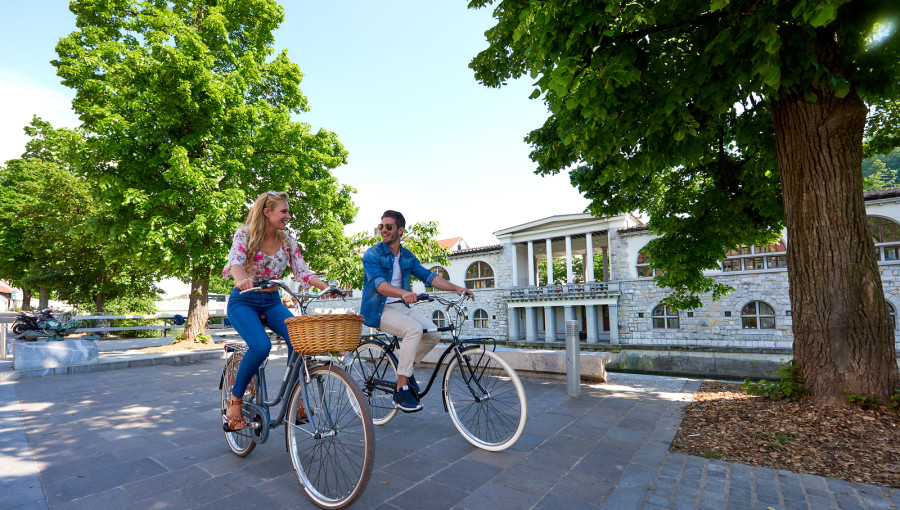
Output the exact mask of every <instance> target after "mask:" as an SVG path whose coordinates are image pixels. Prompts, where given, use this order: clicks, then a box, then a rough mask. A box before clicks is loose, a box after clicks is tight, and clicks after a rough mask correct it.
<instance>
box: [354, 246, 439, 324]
mask: <svg viewBox="0 0 900 510" xmlns="http://www.w3.org/2000/svg"><path fill="white" fill-rule="evenodd" d="M362 261H363V269H365V272H366V280H365V283H364V284H363V296H362V304H361V305H360V315H362V316H363V319H364V321H363V322H364V323H365V325H366V326H370V327H373V328H379V327H381V313H382V312H383V311H384V302H385V300H386V299H387V297H385V296H382V295H381V294H379V293H378V291H377V290H376V289H378V286H379V285H381V284H382V282H387V283H388V284H390V283H391V279H392V278H393V275H394V254H393V253H391V249H390V248H389V247H388V245H387V244H385V243H384V242H381V243H378V244H376V245H375V246H373V247H371V248H369V249H368V250H366V253H365V254H363V258H362ZM400 276H401V279H400V284H401V286H402V287H403V289H404V290H412V288H411V287H410V283H411V281H410V276H415V277H416V278H418V279H419V280H422V281H423V282H425V286H426V287H428V286H430V285H431V280H434V277H435V276H436V275H435V274H434V273H432V272H431V271H429V270H427V269H425V267H424V266H423V265H422V264H421V263H420V262H419V259H418V258H416V256H415V255H413V254H412V252H411V251H409V250H407V249H406V248H404V247H403V246H401V247H400Z"/></svg>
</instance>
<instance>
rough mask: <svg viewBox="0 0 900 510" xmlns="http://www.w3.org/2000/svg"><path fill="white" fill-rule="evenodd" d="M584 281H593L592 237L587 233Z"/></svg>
mask: <svg viewBox="0 0 900 510" xmlns="http://www.w3.org/2000/svg"><path fill="white" fill-rule="evenodd" d="M584 242H585V245H586V248H585V254H584V281H586V282H592V281H594V235H593V234H591V233H590V232H588V233H587V234H586V237H585V240H584Z"/></svg>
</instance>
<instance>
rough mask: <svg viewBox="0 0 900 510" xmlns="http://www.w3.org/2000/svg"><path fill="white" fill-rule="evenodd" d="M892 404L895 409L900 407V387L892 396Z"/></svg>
mask: <svg viewBox="0 0 900 510" xmlns="http://www.w3.org/2000/svg"><path fill="white" fill-rule="evenodd" d="M890 406H891V407H893V408H894V409H900V389H895V390H894V392H893V393H891V396H890Z"/></svg>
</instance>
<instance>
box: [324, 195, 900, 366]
mask: <svg viewBox="0 0 900 510" xmlns="http://www.w3.org/2000/svg"><path fill="white" fill-rule="evenodd" d="M866 210H867V214H868V217H869V225H870V230H871V231H872V234H873V237H874V238H875V241H876V242H875V247H876V250H877V251H878V259H879V266H880V267H881V272H882V282H883V285H884V292H885V302H886V305H887V307H888V310H889V311H890V313H891V314H892V316H893V315H895V312H896V310H898V309H900V189H894V190H882V191H879V192H870V193H867V194H866ZM644 220H645V219H643V218H641V217H638V216H634V215H619V216H615V217H609V218H596V217H592V216H590V215H587V214H572V215H561V216H552V217H549V218H543V219H539V220H534V221H531V222H528V223H524V224H522V225H518V226H515V227H511V228H508V229H504V230H500V231H498V232H495V235H496V236H497V239H498V240H499V244H498V245H496V246H488V247H483V248H473V249H464V250H460V251H456V252H454V253H452V254H451V256H450V264H449V265H448V266H447V267H443V268H441V267H437V266H434V265H431V266H429V265H428V264H427V263H425V266H426V267H433V269H434V270H435V272H438V274H441V275H442V276H445V277H447V278H448V279H449V280H450V281H452V282H454V283H457V284H465V285H466V286H467V287H469V288H472V289H473V291H474V293H475V295H476V300H475V301H474V302H470V303H469V305H468V318H469V320H468V322H467V323H466V329H465V330H464V334H463V336H465V337H480V336H492V337H494V338H496V339H497V340H501V341H509V342H510V343H515V344H521V345H527V344H529V343H534V344H546V343H554V342H562V341H563V340H564V338H565V333H566V330H565V327H566V322H567V321H571V320H574V321H575V324H576V329H577V331H578V334H579V336H580V337H581V339H582V341H583V342H585V343H586V344H598V347H601V346H603V345H610V346H615V345H619V346H622V347H626V346H628V347H630V348H635V347H647V348H666V347H678V348H681V347H683V348H688V349H690V348H706V349H708V350H711V351H723V350H729V349H731V350H735V349H738V350H760V349H762V350H771V351H773V352H774V351H777V352H786V351H789V350H790V349H791V347H792V345H793V334H792V329H791V327H792V322H791V306H790V299H789V292H788V277H787V269H786V250H787V244H788V243H789V242H790V239H789V233H788V232H784V233H783V237H782V239H781V241H780V242H778V243H775V244H773V245H770V246H757V247H749V246H748V247H739V248H738V249H737V250H734V251H732V252H729V253H728V254H727V258H726V259H725V261H724V262H723V263H722V265H721V268H720V269H719V270H712V271H709V272H707V273H706V274H707V276H710V277H712V278H714V279H715V280H717V281H718V282H719V283H723V284H726V285H729V286H731V287H733V288H734V290H733V291H731V292H729V293H728V294H727V295H726V296H725V297H723V298H721V299H719V300H718V301H713V300H712V299H711V296H701V301H702V306H701V307H700V308H698V309H695V310H672V309H670V308H667V307H664V306H662V305H660V300H661V299H663V298H665V297H666V296H667V291H666V290H665V289H661V288H659V287H658V286H657V285H656V284H655V283H654V280H653V269H652V268H650V267H649V265H648V264H647V260H646V259H645V258H644V257H643V255H642V253H641V250H642V248H644V247H645V246H646V244H647V243H648V242H649V241H650V240H651V239H653V237H654V234H653V233H652V232H650V231H649V230H648V228H647V227H646V224H645V221H644ZM548 258H549V259H564V260H565V262H566V264H565V268H566V269H565V271H564V274H553V270H552V269H551V270H550V271H545V273H544V274H543V275H541V274H540V272H539V271H538V266H539V265H541V264H540V261H541V260H542V259H543V260H544V261H546V260H548ZM549 267H551V268H552V267H553V265H552V263H551V264H549ZM577 268H581V269H580V270H578V271H576V269H577ZM541 277H542V278H543V281H540V278H541ZM413 290H414V291H416V292H422V291H425V290H426V289H425V288H424V286H423V285H422V284H421V283H420V282H418V283H416V284H415V286H414V288H413ZM356 295H359V293H356ZM320 306H323V307H344V308H345V309H355V310H358V309H359V301H358V299H355V300H349V301H348V302H346V303H343V304H342V303H325V304H323V305H320ZM417 306H419V307H420V309H421V310H422V311H423V313H425V314H426V315H429V316H431V317H433V319H434V320H435V322H436V323H439V322H440V319H441V313H442V312H441V311H440V307H439V305H436V303H423V304H420V305H417ZM894 323H895V333H900V332H898V331H897V329H896V320H895V321H894Z"/></svg>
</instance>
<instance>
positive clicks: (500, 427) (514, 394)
mask: <svg viewBox="0 0 900 510" xmlns="http://www.w3.org/2000/svg"><path fill="white" fill-rule="evenodd" d="M444 401H445V402H446V404H447V409H448V410H449V411H450V419H451V420H453V425H455V426H456V428H457V430H459V432H460V433H461V434H462V435H463V437H465V438H466V440H468V441H469V442H470V443H472V444H473V445H475V446H477V447H479V448H482V449H484V450H490V451H499V450H505V449H507V448H509V447H510V446H512V445H513V444H515V443H516V441H518V440H519V437H521V436H522V432H523V431H524V430H525V420H526V419H527V416H528V404H527V402H526V400H525V389H524V388H523V387H522V381H520V380H519V376H518V375H516V372H515V371H514V370H513V369H512V368H511V367H510V366H509V364H507V363H506V362H505V361H503V359H502V358H500V356H498V355H497V354H496V353H494V352H491V351H488V350H485V349H484V348H483V347H472V348H469V349H466V350H464V351H462V352H461V353H460V355H459V356H454V357H453V358H452V359H451V360H450V363H448V364H447V369H446V370H445V371H444Z"/></svg>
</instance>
